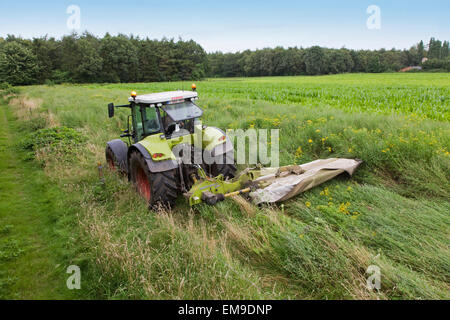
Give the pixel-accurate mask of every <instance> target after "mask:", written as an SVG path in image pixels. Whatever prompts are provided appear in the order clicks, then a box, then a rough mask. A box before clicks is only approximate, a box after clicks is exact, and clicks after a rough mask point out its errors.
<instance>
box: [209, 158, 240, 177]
mask: <svg viewBox="0 0 450 320" xmlns="http://www.w3.org/2000/svg"><path fill="white" fill-rule="evenodd" d="M209 169H210V173H211V176H213V177H217V176H218V175H220V174H222V175H223V176H224V178H225V179H232V178H234V177H235V175H236V170H237V169H236V166H235V165H234V163H233V164H231V163H230V164H227V154H224V155H223V164H218V163H213V164H212V165H210V168H209Z"/></svg>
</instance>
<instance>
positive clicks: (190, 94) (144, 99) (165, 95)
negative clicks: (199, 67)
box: [128, 90, 198, 103]
mask: <svg viewBox="0 0 450 320" xmlns="http://www.w3.org/2000/svg"><path fill="white" fill-rule="evenodd" d="M197 97H198V93H197V92H195V91H181V90H179V91H167V92H158V93H149V94H143V95H140V96H137V97H136V99H134V100H133V98H132V97H130V98H128V101H130V102H132V101H134V102H136V103H163V102H168V101H172V100H182V99H191V98H197Z"/></svg>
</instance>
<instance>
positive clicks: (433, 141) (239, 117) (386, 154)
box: [10, 74, 450, 299]
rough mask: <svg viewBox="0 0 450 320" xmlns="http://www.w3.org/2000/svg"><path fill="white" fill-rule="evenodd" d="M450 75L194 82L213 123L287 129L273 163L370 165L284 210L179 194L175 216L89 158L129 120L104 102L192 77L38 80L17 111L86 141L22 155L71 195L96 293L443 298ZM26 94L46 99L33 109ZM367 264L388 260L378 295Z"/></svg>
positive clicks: (68, 207)
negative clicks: (334, 160)
mask: <svg viewBox="0 0 450 320" xmlns="http://www.w3.org/2000/svg"><path fill="white" fill-rule="evenodd" d="M449 84H450V77H449V75H448V74H401V75H400V74H383V75H366V74H359V75H342V76H324V77H314V78H312V77H289V78H250V79H233V80H224V79H221V80H207V81H202V82H198V83H197V87H198V91H199V94H200V97H201V99H200V100H199V102H198V103H199V106H200V107H202V108H203V109H204V111H205V112H204V119H203V121H204V122H205V123H206V124H208V125H214V126H218V127H220V128H222V129H228V128H234V129H236V128H243V129H246V128H278V129H280V149H281V150H280V156H281V159H280V160H281V165H287V164H292V163H304V162H308V161H311V160H314V159H317V158H327V157H351V158H360V159H363V160H364V164H363V165H362V167H361V168H360V169H359V170H358V171H357V173H356V175H355V176H354V178H352V179H348V178H346V177H341V178H338V179H336V180H334V181H331V182H329V183H327V184H325V185H323V187H321V188H318V189H315V190H311V191H309V192H307V193H305V194H304V195H302V196H300V197H297V198H296V199H293V200H291V201H288V202H286V203H284V204H283V205H280V206H262V207H254V206H252V205H250V204H248V203H245V202H242V201H240V200H237V201H226V202H223V203H219V204H218V205H217V206H215V207H209V206H203V205H202V206H200V207H198V208H196V209H191V208H189V207H188V206H187V205H186V203H185V201H184V200H183V199H179V202H178V203H177V207H176V210H173V211H170V212H168V211H164V210H161V211H159V212H155V211H150V212H149V211H148V210H147V208H146V206H145V204H144V202H143V201H142V200H141V199H139V197H138V196H137V195H136V194H135V192H133V191H132V188H131V187H130V185H129V184H128V182H127V181H126V180H124V179H122V178H120V177H118V176H116V175H114V174H110V173H109V172H107V171H106V172H105V179H106V180H105V183H104V184H103V183H101V182H100V181H99V178H98V172H97V169H96V163H97V162H98V161H104V145H105V142H106V141H108V140H111V139H113V138H115V137H117V136H118V135H119V133H120V129H121V128H125V127H126V115H127V114H126V113H125V112H117V114H116V117H115V118H114V119H112V120H109V119H108V118H107V112H106V104H107V103H108V102H111V101H112V102H114V103H118V104H120V103H122V102H123V101H124V100H125V99H126V98H127V96H128V94H129V92H130V91H131V90H132V89H134V90H137V91H138V93H149V92H158V91H164V90H173V89H186V88H188V87H189V86H190V83H189V84H188V83H182V82H173V83H145V84H144V83H140V84H135V85H130V84H127V85H125V84H115V85H95V84H91V85H82V86H66V85H61V86H33V87H26V88H22V91H23V94H22V95H21V96H20V97H18V98H16V99H15V100H12V101H11V104H10V105H11V108H12V109H13V110H15V112H16V114H17V115H18V116H19V117H20V119H21V120H20V121H22V122H23V123H25V124H29V125H31V124H33V123H41V124H42V125H41V126H40V127H42V128H53V129H44V130H48V131H38V132H40V134H37V135H36V137H40V136H41V134H42V132H48V133H49V134H50V135H52V136H55V134H57V133H60V132H66V134H69V133H68V131H67V130H68V129H64V128H71V129H72V130H73V131H75V132H77V133H78V134H77V136H78V135H79V136H80V137H83V139H80V140H79V143H77V146H76V148H77V149H76V152H73V153H71V157H70V159H66V160H65V161H59V156H58V152H62V153H65V151H64V144H62V147H61V148H62V149H59V147H55V145H53V147H49V146H48V145H47V148H50V149H46V150H51V151H49V152H44V151H42V150H43V149H42V148H45V147H42V146H41V145H39V144H33V146H34V149H30V150H32V152H34V155H35V157H37V158H38V159H39V161H40V163H41V164H42V167H43V170H44V171H45V172H46V173H47V175H48V177H49V179H51V181H53V182H54V183H55V184H57V185H58V187H59V188H60V189H61V190H62V192H64V193H65V194H66V195H67V196H66V198H65V199H64V206H61V209H60V210H62V211H64V212H65V214H66V215H67V216H68V217H72V218H71V219H73V221H76V225H77V230H79V232H80V233H79V235H78V236H77V237H79V238H80V241H79V242H76V243H77V244H74V245H78V246H80V251H82V252H84V253H83V254H82V257H80V261H83V263H82V268H83V270H84V272H85V273H86V274H87V275H88V277H89V279H97V281H89V283H85V282H84V285H87V286H89V287H90V291H89V292H90V294H91V297H93V298H94V297H95V298H99V297H102V298H156V299H160V298H184V299H207V298H213V299H219V298H220V299H226V298H274V299H286V298H288V299H295V298H306V299H310V298H322V299H332V298H334V299H344V298H355V299H371V298H381V299H396V298H406V299H426V298H430V299H438V298H440V299H443V298H446V299H448V298H449V292H450V291H449V289H450V286H449V281H448V274H449V272H450V249H449V247H448V225H449V223H450V217H449V215H448V212H450V203H449V202H448V199H449V196H450V184H449V181H450V180H449V178H450V174H449V173H450V170H449V169H450V157H449V150H450V134H449V133H450V125H449V123H448V120H449V101H448V97H449V89H448V88H449ZM30 101H41V102H42V104H41V105H40V106H39V108H34V109H32V111H29V110H27V109H30V108H29V106H30ZM30 127H31V126H30ZM42 128H35V129H36V130H39V129H41V130H42ZM33 130H34V129H33ZM55 132H56V133H55ZM72 134H73V132H72V131H70V135H72ZM40 141H45V140H40ZM77 234H78V233H77ZM81 248H82V249H81ZM80 255H81V254H80ZM369 265H378V266H379V267H380V268H381V272H382V289H381V290H380V292H372V291H369V290H368V289H367V288H366V286H365V284H366V278H367V274H366V273H365V272H366V270H367V267H368V266H369ZM99 279H101V280H99Z"/></svg>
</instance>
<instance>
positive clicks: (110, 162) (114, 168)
mask: <svg viewBox="0 0 450 320" xmlns="http://www.w3.org/2000/svg"><path fill="white" fill-rule="evenodd" d="M108 167H109V169H110V170H112V171H116V165H115V163H114V161H113V159H111V158H108Z"/></svg>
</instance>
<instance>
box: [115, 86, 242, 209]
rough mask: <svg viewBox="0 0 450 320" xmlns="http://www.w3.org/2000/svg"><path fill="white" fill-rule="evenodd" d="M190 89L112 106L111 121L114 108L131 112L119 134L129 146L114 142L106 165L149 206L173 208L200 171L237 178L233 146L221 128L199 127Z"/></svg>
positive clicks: (194, 94)
mask: <svg viewBox="0 0 450 320" xmlns="http://www.w3.org/2000/svg"><path fill="white" fill-rule="evenodd" d="M192 89H193V90H192V91H170V92H161V93H152V94H145V95H137V94H136V92H134V91H133V92H132V93H131V97H130V98H129V99H128V101H129V104H126V105H120V106H114V104H112V103H110V104H109V105H108V114H109V117H110V118H111V117H113V116H114V111H115V108H129V109H130V111H131V114H130V115H129V116H128V121H127V123H128V128H127V130H125V131H124V132H123V134H122V135H121V136H120V137H121V138H127V142H124V141H123V140H121V139H116V140H112V141H109V142H108V143H107V145H106V161H107V163H108V166H109V168H110V169H111V170H114V171H118V172H120V173H123V174H126V175H127V176H128V180H129V181H131V182H132V183H133V184H134V186H135V187H136V190H137V191H138V193H139V194H140V195H141V196H142V197H143V198H144V199H145V200H146V201H147V202H148V204H149V206H155V205H157V204H162V205H164V206H169V207H172V206H173V205H174V203H175V200H176V199H177V197H178V195H179V194H182V193H186V192H187V191H188V190H189V189H190V188H191V187H192V185H193V184H194V183H195V182H196V181H197V179H198V178H200V177H199V176H198V174H199V172H204V173H206V175H208V176H209V177H217V176H223V178H224V179H232V178H233V177H234V176H235V174H236V166H235V164H234V149H233V144H232V143H231V142H230V140H229V139H228V137H227V136H226V134H225V133H224V132H223V131H222V130H220V129H218V128H214V127H208V126H205V125H202V124H201V122H200V118H201V116H202V114H203V110H202V109H200V108H199V107H198V106H197V105H196V104H195V101H196V100H198V93H197V92H196V88H195V85H193V87H192Z"/></svg>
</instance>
